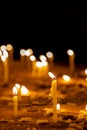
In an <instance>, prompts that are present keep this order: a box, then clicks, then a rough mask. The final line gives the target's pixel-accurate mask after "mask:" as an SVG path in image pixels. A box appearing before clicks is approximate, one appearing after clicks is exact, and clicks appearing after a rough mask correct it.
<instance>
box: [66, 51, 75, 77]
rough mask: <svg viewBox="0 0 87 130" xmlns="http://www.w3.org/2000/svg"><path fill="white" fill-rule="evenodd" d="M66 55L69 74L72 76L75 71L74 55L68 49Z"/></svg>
mask: <svg viewBox="0 0 87 130" xmlns="http://www.w3.org/2000/svg"><path fill="white" fill-rule="evenodd" d="M67 54H68V55H69V68H70V74H71V75H73V74H74V70H75V63H74V58H75V53H74V51H73V50H71V49H69V50H67Z"/></svg>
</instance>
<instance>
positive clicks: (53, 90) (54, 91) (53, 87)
mask: <svg viewBox="0 0 87 130" xmlns="http://www.w3.org/2000/svg"><path fill="white" fill-rule="evenodd" d="M48 74H49V76H50V77H51V78H52V79H53V80H52V82H51V94H52V98H53V122H54V123H56V122H57V107H56V105H57V79H56V77H55V75H54V74H53V73H51V72H49V73H48Z"/></svg>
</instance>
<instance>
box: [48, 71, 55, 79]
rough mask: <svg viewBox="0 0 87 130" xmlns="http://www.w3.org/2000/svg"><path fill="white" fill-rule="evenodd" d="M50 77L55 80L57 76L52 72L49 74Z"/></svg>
mask: <svg viewBox="0 0 87 130" xmlns="http://www.w3.org/2000/svg"><path fill="white" fill-rule="evenodd" d="M48 75H49V76H50V77H51V78H52V79H55V78H56V76H55V75H54V74H53V73H52V72H48Z"/></svg>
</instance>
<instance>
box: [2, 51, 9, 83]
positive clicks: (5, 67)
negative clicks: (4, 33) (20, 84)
mask: <svg viewBox="0 0 87 130" xmlns="http://www.w3.org/2000/svg"><path fill="white" fill-rule="evenodd" d="M1 60H2V62H3V70H4V85H7V84H8V82H9V65H8V52H7V51H3V55H2V56H1Z"/></svg>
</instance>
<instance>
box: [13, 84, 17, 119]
mask: <svg viewBox="0 0 87 130" xmlns="http://www.w3.org/2000/svg"><path fill="white" fill-rule="evenodd" d="M13 94H14V95H13V102H14V117H17V109H18V108H17V107H18V89H17V88H16V87H15V86H14V87H13Z"/></svg>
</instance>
